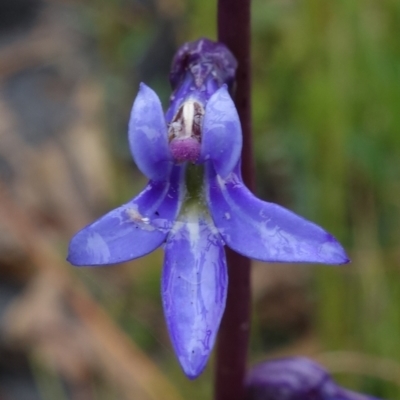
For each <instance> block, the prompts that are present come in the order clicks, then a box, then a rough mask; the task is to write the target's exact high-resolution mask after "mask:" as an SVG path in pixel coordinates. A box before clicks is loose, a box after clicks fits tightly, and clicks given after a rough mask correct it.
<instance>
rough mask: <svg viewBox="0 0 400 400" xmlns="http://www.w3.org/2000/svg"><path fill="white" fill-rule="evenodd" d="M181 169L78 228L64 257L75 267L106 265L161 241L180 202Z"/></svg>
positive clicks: (134, 255)
mask: <svg viewBox="0 0 400 400" xmlns="http://www.w3.org/2000/svg"><path fill="white" fill-rule="evenodd" d="M182 179H183V170H182V169H181V168H180V167H174V169H173V171H172V174H171V179H170V181H159V182H156V181H150V182H149V184H148V185H147V186H146V187H145V189H144V190H143V191H142V192H141V193H140V194H139V195H138V196H137V197H135V198H134V199H133V200H131V201H130V202H128V203H126V204H124V205H122V206H120V207H118V208H116V209H115V210H112V211H110V212H109V213H108V214H106V215H104V216H103V217H101V218H100V219H98V220H97V221H95V222H94V223H92V224H90V225H88V226H87V227H85V228H83V229H82V230H81V231H79V232H78V233H77V234H76V235H75V236H74V237H73V238H72V239H71V242H70V245H69V251H68V258H67V260H68V261H69V262H70V263H71V264H73V265H77V266H81V265H107V264H115V263H119V262H124V261H128V260H132V259H134V258H138V257H141V256H144V255H145V254H148V253H150V252H151V251H153V250H155V249H156V248H157V247H158V246H160V245H161V243H162V242H163V241H164V240H165V238H166V236H167V234H168V231H169V229H170V228H171V227H172V225H173V221H174V220H175V218H176V215H177V214H178V212H179V208H180V204H181V201H182V193H181V189H180V188H181V186H182V185H181V180H182Z"/></svg>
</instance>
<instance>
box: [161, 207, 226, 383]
mask: <svg viewBox="0 0 400 400" xmlns="http://www.w3.org/2000/svg"><path fill="white" fill-rule="evenodd" d="M227 280H228V277H227V269H226V259H225V252H224V248H223V243H222V240H221V238H220V236H219V234H218V232H217V231H216V229H215V226H214V224H213V223H212V220H211V218H210V216H208V215H207V216H205V215H204V214H199V212H197V211H195V210H192V211H187V212H186V213H185V214H184V215H181V216H180V218H179V219H178V220H177V221H176V223H175V225H174V227H173V228H172V231H171V233H170V235H169V236H168V238H167V244H166V246H165V260H164V269H163V276H162V299H163V306H164V313H165V318H166V321H167V325H168V330H169V333H170V337H171V340H172V344H173V346H174V348H175V352H176V354H177V356H178V359H179V362H180V364H181V366H182V368H183V370H184V372H185V374H186V375H187V376H188V377H189V378H196V377H197V376H198V375H199V374H200V373H201V372H202V371H203V369H204V367H205V365H206V363H207V360H208V358H209V356H210V352H211V350H212V348H213V345H214V342H215V338H216V335H217V331H218V328H219V324H220V321H221V318H222V314H223V312H224V309H225V301H226V291H227V284H228V282H227Z"/></svg>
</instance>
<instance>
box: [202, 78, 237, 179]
mask: <svg viewBox="0 0 400 400" xmlns="http://www.w3.org/2000/svg"><path fill="white" fill-rule="evenodd" d="M241 151H242V128H241V126H240V121H239V116H238V113H237V111H236V108H235V104H234V103H233V101H232V99H231V97H230V95H229V93H228V90H227V88H226V85H224V86H222V87H221V88H220V89H218V90H217V91H216V92H215V93H214V94H213V95H212V96H211V98H210V100H209V101H208V103H207V105H206V110H205V115H204V121H203V134H202V143H201V154H200V160H201V161H203V162H204V161H207V160H211V161H212V163H213V165H214V167H215V170H216V171H217V173H218V174H219V175H221V176H222V177H223V178H225V177H226V176H227V175H228V174H229V173H230V172H231V171H232V170H233V169H234V167H235V166H236V164H237V163H238V161H239V159H240V154H241Z"/></svg>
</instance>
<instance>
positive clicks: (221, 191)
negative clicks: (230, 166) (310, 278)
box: [206, 166, 349, 264]
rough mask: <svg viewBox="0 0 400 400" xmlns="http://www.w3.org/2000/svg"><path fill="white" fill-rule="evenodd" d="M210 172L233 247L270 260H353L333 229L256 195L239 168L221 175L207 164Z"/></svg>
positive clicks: (219, 217) (213, 205) (220, 224)
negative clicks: (262, 199)
mask: <svg viewBox="0 0 400 400" xmlns="http://www.w3.org/2000/svg"><path fill="white" fill-rule="evenodd" d="M207 174H208V183H207V189H206V190H207V196H208V203H209V207H210V211H211V215H212V218H213V220H214V223H215V225H216V227H217V228H218V230H219V232H220V234H221V236H222V238H223V239H224V241H225V243H226V244H227V245H228V246H229V247H231V248H232V249H233V250H235V251H237V252H238V253H240V254H243V255H244V256H247V257H250V258H254V259H256V260H261V261H268V262H312V263H324V264H344V263H347V262H349V259H348V257H347V255H346V253H345V251H344V250H343V247H342V246H341V245H340V243H339V242H338V241H337V240H336V239H335V238H334V237H333V236H332V235H331V234H330V233H328V232H326V231H325V230H323V229H322V228H321V227H319V226H318V225H316V224H314V223H312V222H309V221H307V220H306V219H304V218H302V217H299V216H298V215H296V214H295V213H293V212H291V211H289V210H287V209H285V208H283V207H281V206H279V205H277V204H273V203H267V202H264V201H261V200H260V199H258V198H256V197H255V196H254V195H253V194H252V193H251V192H250V191H249V190H248V189H247V187H246V186H245V185H244V183H243V182H242V180H241V178H240V177H239V174H238V173H237V171H235V172H232V173H231V174H230V175H229V176H228V177H227V178H226V179H222V178H221V177H220V176H218V175H217V174H215V172H214V171H213V169H212V168H211V166H208V167H207Z"/></svg>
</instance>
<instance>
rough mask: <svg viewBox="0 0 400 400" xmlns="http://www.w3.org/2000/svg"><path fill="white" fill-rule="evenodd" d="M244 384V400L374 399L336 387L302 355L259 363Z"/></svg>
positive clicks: (325, 372) (328, 376)
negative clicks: (245, 393) (245, 392)
mask: <svg viewBox="0 0 400 400" xmlns="http://www.w3.org/2000/svg"><path fill="white" fill-rule="evenodd" d="M245 386H246V391H247V397H246V399H248V400H378V399H377V398H375V397H371V396H367V395H363V394H359V393H356V392H352V391H350V390H347V389H344V388H342V387H340V386H338V385H337V384H336V383H335V382H334V381H333V380H332V378H331V376H330V375H329V374H328V372H327V371H326V370H325V369H323V368H322V367H321V366H320V365H318V364H317V363H315V362H313V361H311V360H308V359H307V358H302V357H296V358H286V359H280V360H275V361H269V362H265V363H262V364H259V365H258V366H256V367H254V368H253V369H252V370H251V371H250V372H249V374H248V376H247V378H246V382H245Z"/></svg>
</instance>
